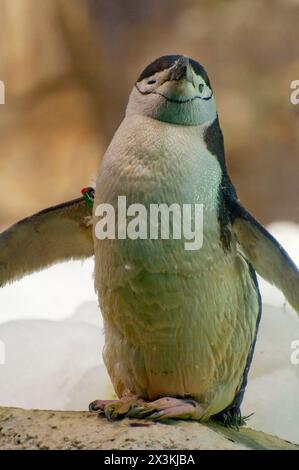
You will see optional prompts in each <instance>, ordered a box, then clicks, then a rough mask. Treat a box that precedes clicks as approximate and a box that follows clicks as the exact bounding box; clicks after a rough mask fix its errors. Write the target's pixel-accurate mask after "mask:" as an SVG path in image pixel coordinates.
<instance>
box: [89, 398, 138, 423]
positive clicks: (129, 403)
mask: <svg viewBox="0 0 299 470" xmlns="http://www.w3.org/2000/svg"><path fill="white" fill-rule="evenodd" d="M143 402H144V400H142V398H138V397H137V396H129V397H123V398H121V399H120V400H95V401H93V402H91V403H90V405H89V407H88V409H89V411H98V412H100V413H104V414H105V416H106V418H107V419H108V420H109V421H114V420H116V419H121V418H125V417H127V416H128V413H129V411H130V410H131V409H132V408H134V407H136V406H140V405H141V404H142V403H143Z"/></svg>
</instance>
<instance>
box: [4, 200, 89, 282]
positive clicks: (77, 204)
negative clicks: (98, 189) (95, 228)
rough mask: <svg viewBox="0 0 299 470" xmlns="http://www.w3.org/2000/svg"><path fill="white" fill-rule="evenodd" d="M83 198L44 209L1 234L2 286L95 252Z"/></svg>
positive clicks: (86, 207)
mask: <svg viewBox="0 0 299 470" xmlns="http://www.w3.org/2000/svg"><path fill="white" fill-rule="evenodd" d="M88 216H90V209H89V208H88V206H87V204H86V202H85V200H84V199H83V198H79V199H74V200H72V201H68V202H65V203H63V204H59V205H57V206H53V207H49V208H48V209H44V210H42V211H41V212H38V213H37V214H34V215H32V216H31V217H27V218H26V219H23V220H21V221H19V222H17V223H16V224H15V225H12V226H11V227H10V228H8V229H7V230H5V231H4V232H3V233H1V234H0V287H1V286H3V285H5V284H6V283H7V282H11V281H13V280H16V279H19V278H21V277H23V276H25V275H26V274H29V273H32V272H34V271H38V270H40V269H43V268H45V267H47V266H50V265H52V264H54V263H57V262H59V261H65V260H69V259H82V258H88V257H90V256H92V255H93V254H94V247H93V239H92V228H91V225H90V224H88V222H87V219H88Z"/></svg>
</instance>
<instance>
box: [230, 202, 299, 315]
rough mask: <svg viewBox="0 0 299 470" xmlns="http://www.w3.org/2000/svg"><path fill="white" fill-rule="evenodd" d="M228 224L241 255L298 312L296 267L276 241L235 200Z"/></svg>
mask: <svg viewBox="0 0 299 470" xmlns="http://www.w3.org/2000/svg"><path fill="white" fill-rule="evenodd" d="M232 227H233V231H234V234H235V236H236V238H237V242H238V244H239V249H240V252H241V254H242V255H243V256H244V257H245V258H246V259H247V260H248V261H249V263H250V264H251V265H252V266H253V268H254V269H255V270H256V271H257V273H258V274H259V275H260V276H261V277H263V278H264V279H265V280H266V281H268V282H270V283H271V284H274V285H275V286H276V287H278V289H280V290H281V291H282V292H283V294H284V295H285V297H286V299H287V300H288V302H289V303H290V304H291V305H292V307H293V308H294V309H295V310H296V312H297V313H298V314H299V270H298V267H297V266H296V265H295V263H294V262H293V261H292V260H291V258H290V257H289V255H288V254H287V252H286V251H285V250H284V248H283V247H282V246H281V245H280V244H279V242H278V241H277V240H276V239H275V238H274V237H273V236H272V235H271V234H270V233H269V232H268V231H267V230H266V229H265V228H264V227H263V226H262V225H261V224H260V223H259V222H257V221H256V220H255V218H254V217H253V216H252V215H251V214H249V212H247V211H246V210H245V209H244V208H243V207H242V206H241V205H239V203H238V202H235V203H234V206H233V210H232Z"/></svg>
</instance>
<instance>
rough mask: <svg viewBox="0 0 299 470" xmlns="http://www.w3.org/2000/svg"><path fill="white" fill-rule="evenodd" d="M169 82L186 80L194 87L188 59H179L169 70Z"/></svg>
mask: <svg viewBox="0 0 299 470" xmlns="http://www.w3.org/2000/svg"><path fill="white" fill-rule="evenodd" d="M169 80H176V81H180V80H186V81H188V82H190V83H192V85H193V86H194V80H193V73H192V68H191V65H190V62H189V59H188V57H180V58H179V60H178V61H177V62H176V64H175V65H174V66H173V67H172V68H171V69H170V74H169Z"/></svg>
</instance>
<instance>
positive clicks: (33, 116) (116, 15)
mask: <svg viewBox="0 0 299 470" xmlns="http://www.w3.org/2000/svg"><path fill="white" fill-rule="evenodd" d="M171 53H183V54H186V55H190V56H192V57H194V58H195V59H197V60H199V61H200V62H202V63H203V64H204V65H205V66H206V68H207V70H208V72H209V75H210V78H211V81H212V84H213V87H214V91H215V95H216V99H217V102H218V110H219V114H220V119H221V124H222V129H223V131H224V135H225V142H226V155H227V161H228V166H229V170H230V174H231V176H232V179H233V181H234V183H235V184H236V186H237V189H238V193H239V196H240V198H241V200H242V202H243V203H244V204H245V205H246V206H247V208H248V209H249V210H250V211H252V212H253V213H254V214H255V215H256V217H257V218H259V219H260V220H261V221H262V222H264V223H267V222H270V221H272V220H275V219H280V220H294V221H297V222H299V105H297V106H295V105H292V104H291V103H290V93H291V90H290V83H291V81H292V80H296V79H299V1H298V0H225V1H220V0H209V1H208V0H206V1H200V2H199V1H198V0H177V1H173V0H172V1H171V0H130V1H126V0H43V1H39V0H0V79H1V80H3V81H4V82H5V86H6V104H5V105H1V106H0V191H1V195H0V228H4V227H6V226H7V225H9V224H11V223H13V222H14V221H16V220H17V219H19V218H21V217H25V216H27V215H29V214H30V213H32V212H35V211H37V210H39V209H42V208H44V207H45V206H47V205H52V204H55V203H58V202H61V201H64V200H66V199H69V198H73V197H78V196H79V195H80V189H81V188H82V187H83V186H84V185H86V184H88V182H89V181H90V179H91V176H92V175H93V174H95V173H96V171H97V167H98V164H99V160H100V158H101V156H102V155H103V152H104V150H105V147H106V146H107V144H108V142H109V140H110V139H111V137H112V135H113V132H114V130H115V128H116V127H117V125H118V124H119V122H120V120H121V119H122V116H123V114H124V109H125V105H126V101H127V97H128V94H129V92H130V90H131V87H132V84H133V82H134V80H135V79H136V77H137V76H138V74H139V73H140V71H141V70H142V69H143V67H144V66H145V65H147V63H148V62H150V61H151V60H153V59H155V58H156V57H158V56H160V55H163V54H171Z"/></svg>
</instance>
